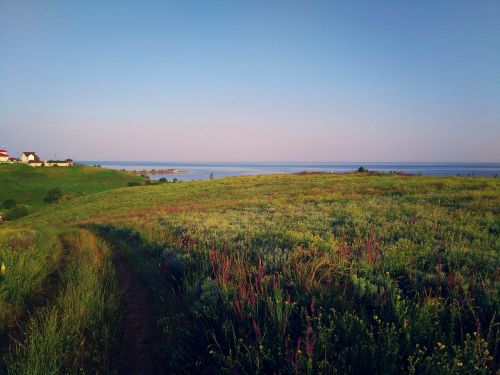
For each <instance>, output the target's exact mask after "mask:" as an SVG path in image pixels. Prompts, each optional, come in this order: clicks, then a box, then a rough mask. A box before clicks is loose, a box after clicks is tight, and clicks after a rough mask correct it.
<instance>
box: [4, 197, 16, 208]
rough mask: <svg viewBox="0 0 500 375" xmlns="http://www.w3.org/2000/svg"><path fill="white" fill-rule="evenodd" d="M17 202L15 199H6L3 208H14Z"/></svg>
mask: <svg viewBox="0 0 500 375" xmlns="http://www.w3.org/2000/svg"><path fill="white" fill-rule="evenodd" d="M16 205H17V203H16V201H15V200H14V199H6V200H5V201H4V202H3V205H2V206H3V208H14V207H16Z"/></svg>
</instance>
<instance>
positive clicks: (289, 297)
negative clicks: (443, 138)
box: [0, 172, 500, 374]
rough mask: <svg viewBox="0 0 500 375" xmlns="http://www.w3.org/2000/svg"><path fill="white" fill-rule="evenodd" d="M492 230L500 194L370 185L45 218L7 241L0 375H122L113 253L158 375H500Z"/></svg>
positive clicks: (253, 186) (216, 192)
mask: <svg viewBox="0 0 500 375" xmlns="http://www.w3.org/2000/svg"><path fill="white" fill-rule="evenodd" d="M114 173H118V172H114ZM129 177H130V176H129ZM0 181H1V180H0ZM120 183H121V186H124V184H123V182H120ZM60 185H61V184H59V185H58V184H57V183H56V186H60ZM118 185H119V184H118ZM83 186H85V182H81V185H80V189H82V188H83ZM85 189H86V190H88V189H87V188H85ZM86 190H85V191H86ZM89 191H90V190H89ZM3 194H5V192H4V193H3ZM499 214H500V182H499V181H498V179H496V178H466V177H447V178H443V177H425V176H405V175H395V174H374V173H353V174H345V175H334V174H297V175H269V176H252V177H234V178H227V179H219V180H213V181H198V182H183V183H178V184H162V185H154V186H137V187H126V188H116V189H112V190H108V191H102V192H96V193H94V194H88V195H81V196H75V197H73V198H72V199H70V200H66V201H61V202H60V203H57V204H47V205H45V206H43V207H41V208H40V209H39V210H37V211H34V212H33V213H32V214H30V215H28V216H25V217H23V218H19V219H17V220H13V221H11V222H8V223H3V224H2V225H1V226H0V244H1V248H0V261H2V262H4V264H5V266H6V268H5V272H3V273H2V276H1V281H0V312H1V315H0V318H1V319H2V321H0V330H2V331H3V332H9V330H11V329H12V326H13V323H12V322H13V321H21V322H22V324H21V326H20V328H19V329H18V330H17V331H19V332H17V335H12V334H11V337H15V339H12V338H11V339H10V340H4V341H3V343H4V350H3V353H2V354H3V358H4V362H5V369H6V370H7V371H9V372H10V373H23V374H24V373H29V374H38V373H40V374H41V373H54V374H57V373H76V372H79V373H96V372H99V373H113V372H120V362H121V361H122V360H123V352H124V351H125V352H126V351H127V350H131V348H126V347H125V346H126V343H125V342H124V341H126V340H123V338H124V337H125V336H126V331H127V324H124V322H126V321H129V320H127V307H126V302H127V301H126V300H124V299H126V296H125V295H124V294H123V290H122V285H120V280H119V278H117V276H116V272H117V268H116V264H117V261H116V258H115V257H116V256H117V254H119V256H120V257H122V258H123V259H124V260H125V261H126V262H127V263H128V264H129V265H130V267H131V268H130V269H131V270H133V272H134V273H136V274H137V275H138V277H139V278H140V280H141V284H142V285H143V286H144V290H145V291H147V295H148V298H149V299H150V302H151V306H152V309H151V310H152V316H153V317H154V324H155V330H154V331H155V332H154V334H152V335H151V337H150V343H149V345H150V347H153V348H154V350H153V351H152V354H151V355H150V356H148V357H147V358H146V357H141V358H143V360H144V361H147V362H149V368H153V369H155V370H156V371H159V372H164V373H165V372H168V373H179V374H182V373H186V374H187V373H207V374H211V373H242V374H243V373H276V374H278V373H281V374H288V373H290V374H313V373H322V374H336V373H338V374H344V373H356V374H364V373H375V374H399V373H410V374H427V373H429V374H461V373H475V374H488V373H495V372H496V371H497V370H498V368H499V355H500V354H499V350H498V349H499V348H498V347H499V340H500V336H499V327H500V326H499V316H498V311H499V307H500V269H499V264H500V251H499V250H500V236H499V233H500V216H499ZM26 310H28V311H30V314H28V316H26V313H25V312H26ZM139 323H140V322H139ZM139 327H140V325H139ZM124 345H125V346H124ZM132 350H133V348H132ZM120 353H121V354H120ZM127 355H133V353H130V352H128V353H127Z"/></svg>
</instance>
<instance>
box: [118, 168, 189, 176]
mask: <svg viewBox="0 0 500 375" xmlns="http://www.w3.org/2000/svg"><path fill="white" fill-rule="evenodd" d="M126 172H127V173H130V174H133V175H142V174H179V173H186V171H183V170H179V169H172V168H169V169H151V170H146V169H143V170H141V171H126Z"/></svg>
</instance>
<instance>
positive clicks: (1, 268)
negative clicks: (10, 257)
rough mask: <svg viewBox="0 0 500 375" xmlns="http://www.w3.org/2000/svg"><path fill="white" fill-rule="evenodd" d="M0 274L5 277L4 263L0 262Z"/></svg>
mask: <svg viewBox="0 0 500 375" xmlns="http://www.w3.org/2000/svg"><path fill="white" fill-rule="evenodd" d="M0 274H1V275H5V263H4V262H2V266H1V267H0Z"/></svg>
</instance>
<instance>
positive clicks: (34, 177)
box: [0, 164, 141, 212]
mask: <svg viewBox="0 0 500 375" xmlns="http://www.w3.org/2000/svg"><path fill="white" fill-rule="evenodd" d="M137 181H141V178H138V177H137V176H132V175H129V174H125V173H122V172H119V171H114V170H111V169H104V168H95V167H87V166H83V165H75V166H73V167H68V168H66V167H40V168H33V167H30V166H27V165H24V164H0V185H1V186H2V188H1V189H0V205H2V204H3V202H4V201H5V200H7V199H14V200H15V201H16V202H17V204H18V205H26V206H28V208H29V210H30V212H33V211H37V210H39V209H41V208H43V207H45V206H46V205H47V203H45V202H44V198H45V196H46V195H47V192H48V191H49V190H50V189H53V188H60V189H61V190H62V191H63V193H64V195H65V199H72V198H75V197H79V196H83V195H89V194H94V193H97V192H101V191H105V190H110V189H115V188H118V187H124V186H127V184H128V183H129V182H137ZM0 211H4V212H5V211H6V210H5V209H3V208H1V207H0Z"/></svg>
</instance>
